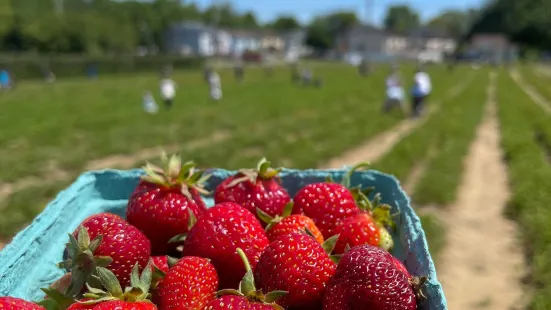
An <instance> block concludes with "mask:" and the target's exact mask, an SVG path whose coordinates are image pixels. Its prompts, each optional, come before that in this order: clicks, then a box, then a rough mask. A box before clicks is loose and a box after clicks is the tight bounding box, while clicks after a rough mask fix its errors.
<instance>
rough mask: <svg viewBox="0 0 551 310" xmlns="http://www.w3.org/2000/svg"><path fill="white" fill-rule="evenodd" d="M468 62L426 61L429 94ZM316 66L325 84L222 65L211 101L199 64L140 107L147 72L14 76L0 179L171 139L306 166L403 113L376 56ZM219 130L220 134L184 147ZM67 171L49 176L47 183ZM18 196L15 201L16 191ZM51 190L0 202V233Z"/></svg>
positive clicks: (19, 223)
mask: <svg viewBox="0 0 551 310" xmlns="http://www.w3.org/2000/svg"><path fill="white" fill-rule="evenodd" d="M466 70H467V69H464V68H459V69H458V70H457V71H456V72H455V73H453V74H449V73H448V72H447V71H446V70H445V68H441V67H431V68H430V69H429V72H430V73H431V74H432V75H433V79H434V86H435V89H436V90H437V93H436V95H435V96H439V93H438V92H439V91H440V90H442V94H443V93H444V90H445V89H449V88H450V87H451V86H452V85H454V84H456V83H457V82H458V81H460V80H461V78H463V77H464V74H465V72H466ZM314 73H315V74H319V75H320V76H321V77H323V79H324V82H325V85H324V87H323V88H321V89H315V88H301V87H298V86H295V85H292V84H291V81H290V79H291V74H290V70H289V69H283V68H279V69H277V70H276V72H275V75H274V76H273V77H271V78H268V77H265V76H264V74H263V71H262V70H260V69H250V70H247V71H246V81H245V82H244V83H243V84H241V85H240V84H237V83H235V82H234V80H233V77H232V72H231V71H229V70H226V71H222V72H221V75H222V81H223V90H224V99H223V100H222V101H220V102H218V103H215V102H212V101H210V99H209V98H208V89H207V86H206V85H205V83H204V82H203V80H202V75H201V73H200V72H185V73H176V74H175V76H174V79H175V81H176V82H177V83H178V84H179V87H180V88H179V90H178V94H177V100H176V101H175V107H174V109H173V110H172V111H170V112H167V111H165V110H163V109H161V111H160V113H159V114H157V115H148V114H146V113H144V112H143V110H142V107H141V96H142V94H143V92H144V91H145V90H147V89H149V90H152V91H153V92H154V93H157V88H158V85H157V84H158V81H157V78H156V76H154V75H150V76H148V75H145V76H137V77H131V76H115V77H106V78H104V79H100V80H98V81H88V80H85V79H74V80H68V81H59V82H58V83H56V84H54V85H45V84H43V83H40V82H26V83H21V84H20V85H18V88H17V89H16V90H15V91H14V92H11V93H5V94H3V95H2V97H0V100H1V101H0V106H1V108H2V111H3V113H1V114H0V122H1V123H2V124H3V130H2V131H0V143H1V144H2V145H4V146H5V147H4V148H2V149H0V182H15V181H17V180H19V179H21V178H25V177H28V176H38V177H39V178H41V179H44V181H45V183H52V182H51V181H49V180H48V177H49V175H48V174H49V173H50V172H51V171H49V170H48V169H50V170H51V169H52V168H51V167H54V170H55V169H61V170H63V171H65V172H66V173H67V174H68V175H69V176H71V177H73V178H74V177H76V176H78V175H79V174H80V173H82V172H83V171H84V170H85V167H86V164H87V163H88V162H89V161H91V160H95V159H98V158H102V157H105V156H109V155H114V154H133V153H135V152H137V151H139V150H141V149H143V148H147V147H153V146H165V147H168V146H176V147H177V149H179V153H180V154H181V155H182V157H183V158H184V159H188V160H189V159H193V160H195V161H196V162H197V163H198V164H199V165H200V166H208V167H224V168H229V169H236V168H242V167H248V166H251V165H253V164H254V163H255V162H256V161H257V160H258V159H259V158H260V157H261V156H267V157H268V158H270V159H272V160H273V161H274V162H275V164H284V165H286V166H288V167H293V168H312V167H316V166H318V165H319V164H322V163H324V162H326V161H327V160H328V159H329V158H331V157H333V156H337V155H339V154H341V153H342V152H344V151H345V150H347V149H349V148H352V147H354V146H355V145H357V144H359V143H361V142H363V141H365V140H367V139H369V138H370V137H372V136H373V135H375V134H377V133H379V132H381V131H383V130H386V129H389V128H391V127H392V126H393V125H395V124H397V123H398V122H399V121H401V120H402V119H403V117H402V115H401V114H400V113H398V111H395V113H390V114H388V115H383V114H381V113H380V109H381V104H382V101H383V99H384V96H385V94H384V77H385V76H386V74H387V73H388V68H386V67H384V66H381V67H379V68H378V69H377V71H376V72H375V73H374V74H373V75H372V76H370V77H368V78H360V77H359V76H358V74H357V70H356V69H355V68H352V67H348V66H342V65H340V66H339V65H334V64H330V65H319V66H316V67H315V69H314ZM402 73H403V75H404V77H410V76H411V75H412V74H413V69H412V67H407V66H405V67H404V68H403V72H402ZM158 103H160V102H158ZM161 108H162V107H161ZM4 128H5V130H4ZM220 132H225V133H227V135H228V138H227V139H226V140H222V141H219V142H217V143H213V144H210V145H208V144H204V145H202V146H201V147H195V148H190V147H188V146H189V145H190V143H193V142H194V141H197V140H201V139H205V138H209V137H211V136H213V135H214V134H216V133H220ZM153 159H154V158H153ZM142 164H143V162H141V161H139V162H136V163H135V165H136V166H141V165H142ZM48 167H50V168H48ZM71 181H72V180H71V179H68V180H61V181H59V182H53V183H55V184H56V185H55V187H54V188H59V187H64V186H66V185H68V184H69V183H70V182H71ZM33 191H34V194H33V195H28V193H30V192H33ZM23 196H24V197H25V207H24V208H21V207H20V206H21V205H23V203H21V201H22V200H21V199H22V198H18V197H23ZM14 197H15V198H14ZM51 198H52V196H51V192H50V191H48V190H43V189H42V187H40V186H38V187H35V188H32V189H29V190H26V191H24V192H22V193H17V194H14V196H13V197H11V198H9V199H7V200H5V201H3V202H0V209H1V210H2V211H3V212H4V213H5V214H6V220H5V222H6V223H7V222H8V221H10V224H9V225H8V224H4V225H2V222H0V225H2V226H3V227H2V229H1V230H0V238H5V237H9V236H10V235H11V234H13V233H14V232H15V231H17V230H18V229H19V228H20V227H23V226H24V225H25V224H26V223H27V222H29V221H30V220H31V219H32V218H33V216H34V215H35V214H36V213H37V212H39V211H40V210H41V209H42V207H43V206H44V203H45V202H47V201H48V200H49V199H51ZM12 213H13V216H12Z"/></svg>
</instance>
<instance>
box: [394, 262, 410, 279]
mask: <svg viewBox="0 0 551 310" xmlns="http://www.w3.org/2000/svg"><path fill="white" fill-rule="evenodd" d="M392 261H394V265H395V266H396V268H397V269H398V270H400V271H401V272H403V273H404V275H406V277H408V279H409V278H411V274H410V273H409V271H408V269H407V268H406V266H405V265H404V263H402V262H401V261H400V260H398V259H397V258H396V257H394V256H392Z"/></svg>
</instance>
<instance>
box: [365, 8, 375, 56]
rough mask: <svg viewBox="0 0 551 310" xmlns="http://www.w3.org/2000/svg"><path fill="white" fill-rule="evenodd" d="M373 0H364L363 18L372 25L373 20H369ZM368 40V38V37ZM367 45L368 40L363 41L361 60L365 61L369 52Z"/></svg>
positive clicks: (373, 24)
mask: <svg viewBox="0 0 551 310" xmlns="http://www.w3.org/2000/svg"><path fill="white" fill-rule="evenodd" d="M373 1H374V0H365V19H366V23H367V24H368V25H369V24H371V25H372V26H375V23H374V21H373V20H371V16H372V15H373V12H372V11H373ZM368 40H369V38H368ZM368 45H369V42H364V55H363V61H367V59H366V58H367V56H368V54H369V49H368Z"/></svg>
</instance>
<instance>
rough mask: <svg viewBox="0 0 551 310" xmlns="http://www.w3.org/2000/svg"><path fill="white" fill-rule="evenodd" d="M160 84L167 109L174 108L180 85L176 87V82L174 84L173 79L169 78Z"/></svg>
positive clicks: (165, 78)
mask: <svg viewBox="0 0 551 310" xmlns="http://www.w3.org/2000/svg"><path fill="white" fill-rule="evenodd" d="M160 84H161V97H162V98H163V102H164V103H165V106H166V107H167V109H170V108H172V104H173V102H174V97H175V96H176V88H177V87H178V85H176V82H174V81H173V80H172V79H171V78H169V77H167V76H165V77H164V78H163V79H161V83H160Z"/></svg>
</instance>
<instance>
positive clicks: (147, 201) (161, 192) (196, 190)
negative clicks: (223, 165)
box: [126, 154, 208, 255]
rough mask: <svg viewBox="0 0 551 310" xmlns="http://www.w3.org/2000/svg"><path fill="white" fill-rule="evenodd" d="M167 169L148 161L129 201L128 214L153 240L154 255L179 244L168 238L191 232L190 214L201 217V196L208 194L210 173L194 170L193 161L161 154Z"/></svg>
mask: <svg viewBox="0 0 551 310" xmlns="http://www.w3.org/2000/svg"><path fill="white" fill-rule="evenodd" d="M161 161H162V163H163V165H164V166H165V170H163V169H161V168H159V167H156V166H154V165H152V164H150V163H147V164H146V166H145V167H144V170H145V172H146V174H145V176H143V177H142V179H141V181H140V183H139V184H138V186H137V187H136V189H135V190H134V192H133V193H132V195H131V196H130V199H129V200H128V208H127V209H126V217H127V219H128V222H129V223H130V224H132V225H134V226H136V227H138V228H139V229H140V230H141V231H143V232H144V234H145V235H146V236H147V237H148V238H149V239H150V240H151V243H152V245H153V248H152V253H153V254H154V255H166V254H169V252H171V251H173V250H174V248H175V247H176V245H169V244H168V241H169V240H170V239H171V238H172V237H174V236H176V235H178V234H182V233H186V232H187V231H188V223H189V221H190V213H193V214H194V216H195V217H199V216H200V215H201V214H202V213H203V212H204V211H205V210H206V206H205V204H204V202H203V201H202V199H201V197H200V195H199V194H200V193H201V194H205V193H207V192H206V191H205V189H204V188H203V183H204V182H205V181H206V180H207V179H208V176H203V174H202V172H196V171H195V169H194V168H195V164H194V163H193V162H188V163H185V164H184V165H182V164H181V160H180V158H179V157H176V156H172V157H171V158H170V160H169V159H167V156H166V155H165V154H163V155H162V157H161Z"/></svg>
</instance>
